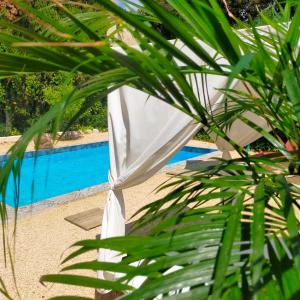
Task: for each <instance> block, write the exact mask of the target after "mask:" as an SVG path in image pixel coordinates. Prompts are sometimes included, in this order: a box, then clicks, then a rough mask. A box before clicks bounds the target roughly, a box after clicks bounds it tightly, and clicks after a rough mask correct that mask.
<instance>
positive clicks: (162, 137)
mask: <svg viewBox="0 0 300 300" xmlns="http://www.w3.org/2000/svg"><path fill="white" fill-rule="evenodd" d="M176 46H178V47H179V48H181V49H183V48H184V46H183V45H182V44H181V43H177V44H176ZM186 53H187V54H188V56H190V57H192V58H193V59H195V60H196V57H195V54H194V53H192V52H191V51H190V50H189V49H186ZM197 62H198V61H197ZM223 62H224V61H223ZM198 63H200V62H198ZM199 76H201V75H197V76H196V77H192V78H191V79H190V80H191V82H190V83H191V86H192V87H193V89H194V90H195V92H196V89H197V93H195V94H197V95H198V98H199V101H200V102H201V104H202V105H204V106H205V107H206V108H207V110H208V111H210V113H214V112H215V111H216V110H218V111H219V112H220V109H222V103H223V99H224V98H223V95H222V94H221V92H220V91H219V90H218V89H220V88H223V87H225V85H226V83H227V78H225V77H221V76H216V75H208V76H207V78H206V83H207V86H206V87H205V89H202V88H201V86H199V83H201V82H202V80H201V78H200V77H199ZM196 81H197V84H196ZM233 86H235V88H236V89H243V88H244V87H243V85H242V84H241V83H239V82H238V81H235V82H234V83H233ZM198 92H200V94H198ZM204 94H205V97H204ZM204 99H209V104H207V103H206V102H205V101H204ZM108 111H109V115H108V124H109V128H108V130H109V147H110V173H109V183H110V191H109V193H108V199H107V203H106V207H105V210H104V216H103V221H102V233H101V238H102V239H104V238H109V237H115V236H123V235H124V234H125V203H124V198H123V194H122V190H123V189H126V188H129V187H132V186H135V185H137V184H140V183H142V182H144V181H145V180H147V179H148V178H149V177H151V176H152V175H153V174H155V173H156V172H157V171H158V170H159V169H160V168H161V167H163V166H164V165H165V164H166V162H167V161H168V160H169V159H170V158H171V157H172V156H173V155H174V154H176V152H178V151H179V150H180V149H181V148H182V147H183V146H184V145H185V144H186V143H187V142H188V141H189V140H190V139H191V138H192V137H193V136H194V135H195V134H196V133H197V132H198V130H199V129H200V128H201V126H202V125H201V124H195V122H194V121H193V119H192V118H191V117H189V116H187V115H186V114H184V113H183V112H181V111H179V110H177V109H175V108H174V107H173V106H171V105H169V104H167V103H165V102H163V101H161V100H159V99H157V98H155V97H149V95H148V94H145V93H144V92H141V91H138V90H136V89H134V88H131V87H128V86H124V87H122V88H120V89H118V90H116V91H114V92H113V93H111V94H110V95H109V97H108ZM245 115H246V116H248V117H250V118H251V120H252V121H253V122H255V123H256V124H258V125H260V126H262V127H264V128H267V125H266V122H265V120H264V119H262V118H260V117H257V116H255V115H253V114H251V113H246V114H245ZM227 134H228V136H229V137H230V138H232V139H233V140H234V141H235V142H236V143H237V144H239V145H241V146H245V145H247V144H249V143H251V142H253V141H255V140H256V139H258V138H259V137H260V135H259V134H258V133H257V132H256V131H255V130H253V129H251V128H250V127H249V126H247V125H246V124H244V123H243V122H241V121H235V122H234V123H233V124H232V126H231V128H230V129H229V130H228V132H227ZM215 141H216V144H217V146H218V148H219V150H221V151H223V153H224V155H223V157H224V158H230V154H229V151H230V150H232V147H231V145H229V144H228V143H227V142H225V141H224V140H222V139H216V138H215ZM98 259H99V261H106V262H117V261H119V260H120V259H121V257H120V256H118V253H116V252H114V251H111V250H104V249H101V250H100V251H99V257H98ZM98 277H99V278H105V279H111V280H113V279H114V277H115V274H113V273H109V272H98Z"/></svg>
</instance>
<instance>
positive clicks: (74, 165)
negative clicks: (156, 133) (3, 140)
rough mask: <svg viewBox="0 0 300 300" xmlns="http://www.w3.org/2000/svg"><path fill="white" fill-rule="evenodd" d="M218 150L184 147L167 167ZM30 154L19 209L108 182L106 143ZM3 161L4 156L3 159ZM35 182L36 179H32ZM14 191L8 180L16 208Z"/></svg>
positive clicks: (23, 173) (9, 195)
mask: <svg viewBox="0 0 300 300" xmlns="http://www.w3.org/2000/svg"><path fill="white" fill-rule="evenodd" d="M213 151H215V150H214V149H206V148H195V147H184V148H183V149H182V150H181V151H180V152H178V153H177V154H176V155H175V156H174V157H173V158H172V159H171V160H170V161H169V162H168V164H172V163H175V162H179V161H183V160H186V159H190V158H193V157H196V156H200V155H203V154H207V153H210V152H213ZM34 155H35V154H34V153H32V152H31V153H27V154H26V156H25V159H24V161H23V165H22V169H21V180H20V197H19V206H24V205H28V204H32V203H36V202H39V201H42V200H44V199H48V198H52V197H55V196H59V195H63V194H67V193H70V192H74V191H77V190H81V189H84V188H88V187H91V186H94V185H98V184H101V183H105V182H107V180H108V179H107V173H108V169H109V149H108V143H107V142H101V143H93V144H88V145H80V146H72V147H64V148H57V149H52V150H42V151H39V155H38V158H37V160H36V161H35V157H34ZM2 159H3V157H2ZM33 179H34V180H33ZM14 193H15V189H14V184H13V180H12V178H10V180H9V184H8V190H7V197H6V203H7V204H8V205H10V206H12V207H15V197H14Z"/></svg>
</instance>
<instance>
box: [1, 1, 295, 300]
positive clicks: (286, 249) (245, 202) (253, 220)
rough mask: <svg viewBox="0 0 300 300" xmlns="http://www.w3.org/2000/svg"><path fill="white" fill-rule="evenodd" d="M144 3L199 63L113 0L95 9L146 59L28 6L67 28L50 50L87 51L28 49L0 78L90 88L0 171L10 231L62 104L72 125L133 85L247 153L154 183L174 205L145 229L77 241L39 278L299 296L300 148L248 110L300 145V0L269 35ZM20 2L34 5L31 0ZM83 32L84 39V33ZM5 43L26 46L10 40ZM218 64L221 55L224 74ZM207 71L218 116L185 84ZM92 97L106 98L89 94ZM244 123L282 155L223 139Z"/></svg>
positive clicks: (180, 7)
mask: <svg viewBox="0 0 300 300" xmlns="http://www.w3.org/2000/svg"><path fill="white" fill-rule="evenodd" d="M141 1H142V2H143V3H144V5H145V6H146V8H147V10H148V11H149V12H150V13H151V14H152V15H153V16H154V17H155V18H156V19H158V20H160V22H161V23H162V24H163V25H164V26H165V28H167V29H168V30H172V33H173V34H174V36H175V37H176V38H177V39H179V40H181V41H182V42H183V44H184V45H185V46H186V47H188V48H189V50H190V51H192V52H193V53H194V54H195V58H196V59H195V58H193V59H192V58H190V57H188V56H187V55H186V52H185V50H184V49H182V48H180V49H179V48H177V47H176V46H175V45H174V44H173V43H170V42H168V41H167V40H166V38H165V37H164V36H163V35H161V34H159V33H158V32H157V31H155V30H153V28H152V27H151V26H150V24H149V23H147V22H146V21H145V20H144V19H140V18H138V17H137V16H136V15H135V14H134V13H132V12H126V11H124V10H122V9H120V8H119V7H118V6H116V5H115V4H113V2H112V1H110V0H101V1H100V0H99V1H98V2H99V3H101V5H102V6H104V7H105V8H106V9H107V10H109V11H110V12H111V13H113V14H115V15H116V17H118V18H120V19H122V22H120V25H123V26H125V27H126V28H127V29H128V30H129V31H130V32H131V33H132V34H133V35H134V36H135V38H136V40H137V43H138V44H139V45H140V50H137V49H136V48H133V47H130V46H128V45H126V44H124V43H123V42H122V41H118V40H116V39H115V38H114V37H113V36H108V37H107V38H106V39H105V40H101V41H102V43H101V44H99V43H97V44H92V45H93V46H91V43H93V42H95V41H99V34H98V33H97V32H96V31H95V27H93V26H87V25H86V24H87V23H86V22H83V21H80V20H79V19H74V16H73V15H70V14H67V15H68V16H69V18H70V22H73V26H72V27H67V28H65V27H62V26H61V25H62V24H61V23H60V22H57V23H51V20H48V19H47V16H44V15H42V16H40V11H33V12H32V13H33V14H36V15H39V17H40V18H42V19H43V21H44V22H46V23H47V22H49V23H51V25H52V26H55V28H56V29H57V30H60V31H61V32H60V33H65V34H68V38H65V39H63V38H62V35H61V34H60V35H55V34H53V35H51V36H50V37H49V39H50V40H51V41H53V42H57V41H60V42H61V40H62V39H63V41H64V42H65V43H68V42H69V41H70V39H72V41H73V42H74V43H79V42H80V43H81V44H80V45H81V46H82V43H88V46H89V47H73V48H71V47H52V48H50V47H47V46H46V45H44V47H32V44H27V47H26V53H22V54H19V55H10V54H9V53H0V67H1V68H0V74H1V72H2V73H4V74H6V75H7V74H8V73H9V74H11V75H14V74H15V73H16V72H21V73H22V72H42V71H43V72H45V71H49V70H51V71H56V72H58V71H70V72H73V71H74V68H76V70H77V71H78V72H81V73H82V74H85V75H86V76H88V79H86V81H85V82H84V83H83V84H81V85H80V86H79V87H77V88H76V89H74V90H73V91H72V92H71V93H70V94H69V95H66V96H65V97H63V98H62V99H61V101H60V102H58V103H56V104H54V105H53V106H52V107H51V108H50V110H49V111H48V112H47V113H46V114H45V115H44V116H43V117H42V118H40V119H39V120H38V121H37V122H36V123H35V124H34V125H33V126H32V127H31V128H30V129H29V130H28V131H27V132H26V133H25V134H24V135H23V137H22V140H20V141H19V142H18V143H17V144H16V145H15V146H14V148H13V149H11V152H10V154H11V155H10V157H9V158H8V160H7V161H6V163H5V164H4V166H3V168H2V169H1V173H0V175H1V176H0V187H1V191H2V196H3V204H2V205H1V207H0V208H1V216H4V217H2V218H3V219H4V222H5V211H6V210H5V188H6V185H7V181H8V178H9V176H10V174H11V172H12V170H13V175H14V177H15V179H16V182H17V179H18V172H19V171H20V164H21V162H22V157H23V155H24V152H25V150H26V146H27V144H28V143H29V141H30V140H31V139H32V137H33V136H35V135H36V134H41V133H42V132H43V131H45V129H46V128H47V126H49V125H53V126H52V127H53V131H55V129H56V128H57V127H58V125H60V124H61V122H62V118H61V116H62V115H64V113H65V112H66V109H67V108H68V107H72V105H74V104H75V103H78V102H80V103H81V101H82V99H84V100H83V103H82V105H81V108H80V111H79V113H78V114H77V115H76V116H75V117H76V118H77V117H80V116H81V115H83V114H84V113H85V112H86V111H88V110H89V109H90V108H91V107H92V105H93V104H94V103H96V102H97V101H99V99H100V98H101V99H104V98H105V97H106V96H107V94H108V93H110V92H111V91H113V90H115V89H117V88H119V87H120V86H122V85H125V84H126V85H130V86H132V87H135V88H137V89H139V90H141V91H144V92H147V93H148V94H150V95H153V96H156V97H158V98H159V99H161V100H162V101H165V102H167V103H169V104H171V105H174V107H176V108H178V109H180V110H181V111H183V112H185V113H186V114H188V115H189V116H191V117H193V118H194V120H195V122H199V123H202V124H204V125H205V126H206V127H207V128H209V130H210V131H211V132H212V133H214V134H215V135H216V136H218V137H220V138H223V139H224V140H225V141H227V142H228V143H230V144H231V145H232V147H233V148H234V149H235V150H236V151H237V152H238V154H239V155H240V158H239V159H232V160H218V161H217V163H216V166H215V167H213V168H209V169H204V170H203V169H202V170H198V171H195V172H189V173H185V174H181V175H179V176H177V177H175V178H173V181H170V182H167V183H166V184H165V185H164V186H162V187H160V189H164V188H168V189H169V190H171V191H170V192H169V194H168V195H167V196H166V197H163V198H162V199H158V200H157V201H155V202H153V203H150V204H148V205H147V206H145V207H143V208H142V209H140V210H139V211H138V212H137V214H138V215H139V220H138V222H137V223H136V224H135V226H134V227H133V229H132V232H131V233H130V234H129V235H128V236H126V237H115V238H110V239H106V240H86V241H79V242H77V243H75V244H74V248H73V250H74V251H73V252H72V253H71V254H70V255H69V256H67V257H66V258H65V259H64V261H63V267H64V268H63V269H62V272H61V273H60V274H51V275H45V276H43V277H42V281H43V282H55V283H63V284H70V285H82V286H85V287H90V288H103V289H113V290H115V291H122V290H127V291H128V292H129V293H128V294H126V295H124V297H123V299H137V300H140V299H155V298H158V297H162V298H166V299H203V300H204V299H205V300H206V299H216V300H217V299H224V300H225V299H237V300H239V299H272V300H282V299H298V298H299V297H300V236H299V231H300V224H299V219H298V218H297V216H299V210H300V208H299V201H300V189H299V186H298V185H296V184H294V183H293V182H290V181H289V176H290V175H294V173H295V172H296V174H300V167H299V165H300V163H299V161H300V152H299V151H295V152H294V153H291V152H289V151H287V149H285V147H284V144H283V143H282V140H281V139H280V138H278V137H277V135H272V134H270V133H269V132H267V131H266V130H264V128H262V127H260V126H259V125H258V124H255V123H253V122H252V121H251V120H250V119H249V118H248V117H247V114H245V113H246V112H252V113H254V114H256V115H258V116H261V117H262V118H265V120H266V121H267V122H268V124H269V126H270V127H271V128H272V129H275V128H276V129H277V130H278V131H279V132H281V133H282V134H283V135H284V137H285V138H286V139H287V140H290V141H292V142H293V144H295V145H297V147H298V149H299V148H300V134H299V128H300V124H299V122H300V113H299V91H300V68H299V62H300V59H299V39H300V34H299V27H300V5H299V3H297V5H296V6H295V12H294V16H293V18H292V19H290V17H291V15H292V14H291V5H290V4H291V3H290V2H289V1H287V4H286V6H285V7H284V8H282V10H281V13H282V17H283V20H285V23H284V24H280V23H277V22H273V20H272V19H269V18H268V16H262V18H263V20H264V22H265V23H266V24H268V25H269V28H268V30H265V28H255V27H249V26H245V25H244V24H243V23H239V24H238V25H239V26H240V27H243V26H244V27H245V29H244V30H243V31H237V30H235V29H234V28H232V26H231V24H230V23H229V22H228V19H227V18H226V16H225V15H224V13H223V11H222V9H221V8H220V7H219V5H218V2H217V1H216V0H207V1H191V2H187V1H176V0H168V2H169V4H170V5H172V7H173V8H174V9H175V10H176V11H177V13H178V14H180V16H181V18H182V19H184V21H182V20H181V19H180V18H174V16H173V15H172V14H170V13H168V12H167V11H166V10H165V9H164V8H163V7H161V6H160V5H158V4H157V2H156V1H153V0H141ZM16 2H17V3H19V5H21V6H22V7H26V4H24V2H22V1H20V0H16ZM102 16H103V19H104V20H105V22H106V23H108V22H109V20H111V19H110V16H107V15H104V14H103V15H102ZM81 20H82V19H81ZM115 20H118V19H117V18H116V19H115ZM289 21H291V22H290V24H288V22H289ZM237 22H238V21H237ZM287 24H288V26H287ZM9 26H12V25H9ZM269 29H270V30H269ZM78 32H80V33H81V34H80V35H79V38H78V35H77V33H78ZM45 35H46V36H47V37H48V35H47V32H46V33H45V32H43V31H41V32H39V34H38V35H35V36H30V35H29V37H24V39H25V40H26V41H27V42H30V43H31V42H33V41H34V42H38V43H42V42H43V41H44V38H45ZM199 40H200V41H202V42H204V43H205V44H206V45H208V46H210V47H211V48H212V49H214V50H215V51H216V54H215V53H213V54H212V52H211V51H207V50H206V48H205V47H203V44H202V43H199V42H198V41H199ZM10 41H11V42H17V41H18V40H17V38H16V37H15V36H10ZM115 44H118V45H119V46H120V47H122V49H123V53H124V54H123V53H120V52H118V51H116V50H115V48H113V47H112V46H111V45H115ZM38 45H39V46H40V44H36V46H38ZM65 45H66V44H65ZM85 45H87V44H85ZM23 46H24V45H23ZM77 46H78V44H77ZM58 54H59V55H58ZM216 57H222V58H223V60H222V66H220V63H219V62H220V61H219V60H218V61H217V60H216ZM70 58H72V59H70ZM83 61H84V62H85V63H84V64H83V63H82V62H83ZM202 74H207V75H209V74H214V75H219V76H226V77H227V78H228V84H227V86H226V88H225V89H223V90H222V93H223V94H224V95H225V96H226V97H225V98H226V101H225V103H224V106H222V107H220V108H219V110H218V112H217V113H216V114H212V112H211V108H210V106H209V105H200V101H199V100H203V98H204V100H205V97H206V96H207V94H205V91H202V90H201V89H200V88H198V89H196V90H195V89H193V88H192V87H191V85H190V81H189V79H190V76H194V75H195V80H198V81H199V82H198V83H199V84H200V83H201V80H202V79H203V77H202V76H201V75H202ZM187 75H189V76H187ZM233 79H239V80H241V81H243V83H244V84H245V85H246V86H247V89H245V91H240V90H236V89H234V88H232V87H231V83H232V80H233ZM201 92H203V93H204V94H201ZM95 95H98V97H97V98H93V97H92V96H95ZM199 95H200V96H199ZM90 97H92V98H90ZM199 98H200V99H199ZM203 102H204V101H203ZM76 118H75V119H76ZM237 120H238V121H242V122H244V123H245V124H247V125H248V126H250V127H251V128H253V129H254V130H256V131H257V132H258V133H260V134H261V135H262V136H263V137H264V138H265V139H267V140H268V142H269V143H271V144H272V146H273V147H274V148H276V149H277V150H278V152H277V153H275V154H272V155H262V156H260V157H255V156H254V157H252V156H249V155H248V153H247V152H246V151H245V150H244V149H243V148H242V147H240V146H239V145H238V144H237V143H236V142H235V141H234V140H232V139H231V138H230V137H229V136H228V132H227V128H228V127H230V126H231V125H232V123H233V122H235V121H237ZM55 125H56V126H55ZM241 134H243V133H241ZM149 225H153V226H152V228H150V230H148V231H147V232H146V233H144V234H142V235H141V236H139V235H138V231H137V230H138V229H142V230H144V229H145V228H148V229H149ZM147 226H148V227H147ZM5 245H6V244H5ZM99 248H100V249H112V250H115V251H117V252H120V253H121V254H122V255H121V256H120V257H121V258H122V260H121V261H120V262H117V263H107V262H97V261H88V262H85V261H84V262H80V263H77V262H78V259H79V257H81V255H82V254H85V253H86V252H89V251H92V250H95V249H99ZM100 251H101V250H100ZM74 258H76V262H74V261H73V259H74ZM82 259H84V258H82ZM174 266H176V267H175V268H172V267H174ZM81 269H87V270H103V271H105V272H118V273H119V274H120V277H119V278H118V280H116V281H110V280H102V279H101V280H100V279H96V278H94V277H86V276H80V275H72V274H70V273H68V274H65V273H64V272H65V271H68V272H70V271H72V270H81ZM136 276H144V278H145V279H146V280H145V281H144V282H143V284H142V285H141V286H140V287H139V288H138V289H134V288H133V287H131V286H130V285H131V279H133V278H135V277H136ZM56 299H57V298H56Z"/></svg>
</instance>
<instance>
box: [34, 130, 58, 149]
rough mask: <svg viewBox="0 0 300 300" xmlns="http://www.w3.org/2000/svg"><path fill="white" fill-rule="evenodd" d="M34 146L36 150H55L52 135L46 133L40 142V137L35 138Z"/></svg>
mask: <svg viewBox="0 0 300 300" xmlns="http://www.w3.org/2000/svg"><path fill="white" fill-rule="evenodd" d="M34 145H35V148H36V149H48V148H53V139H52V136H51V134H50V133H44V134H43V135H42V136H41V138H40V140H39V139H38V137H35V138H34Z"/></svg>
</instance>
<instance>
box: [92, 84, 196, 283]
mask: <svg viewBox="0 0 300 300" xmlns="http://www.w3.org/2000/svg"><path fill="white" fill-rule="evenodd" d="M108 111H109V115H108V124H109V128H108V130H109V147H110V172H109V183H110V191H109V193H108V199H107V203H106V207H105V210H104V216H103V221H102V231H101V239H103V238H108V237H114V236H122V235H124V234H125V208H124V198H123V194H122V190H123V189H126V188H129V187H132V186H135V185H137V184H139V183H142V182H144V181H145V180H147V179H148V178H149V177H151V176H152V175H153V174H154V173H156V172H157V171H158V170H159V169H160V168H161V167H163V166H164V165H165V164H166V163H167V161H168V160H169V159H170V158H171V157H172V156H173V155H174V154H176V152H177V151H179V150H180V149H181V148H182V147H183V146H184V145H185V144H186V143H187V142H188V141H189V140H190V139H191V138H192V137H193V136H194V135H195V134H196V133H197V131H198V128H199V124H195V122H194V120H193V119H192V118H191V117H189V116H187V115H186V114H184V113H182V112H181V111H179V110H178V109H175V108H174V107H172V106H171V105H169V104H167V103H165V102H163V101H160V100H158V99H156V98H155V97H149V95H147V94H145V93H143V92H141V91H138V90H136V89H133V88H130V87H128V86H124V87H122V88H120V89H118V90H116V91H114V92H113V93H111V94H110V95H109V98H108ZM99 260H100V261H109V262H116V261H118V260H120V257H119V256H118V253H116V252H114V251H110V250H104V249H102V250H100V252H99ZM98 276H99V277H100V278H103V277H104V278H106V279H113V277H114V274H112V273H109V272H104V273H102V272H99V273H98Z"/></svg>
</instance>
